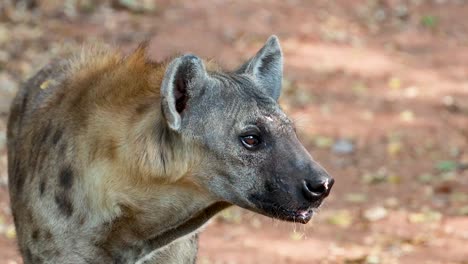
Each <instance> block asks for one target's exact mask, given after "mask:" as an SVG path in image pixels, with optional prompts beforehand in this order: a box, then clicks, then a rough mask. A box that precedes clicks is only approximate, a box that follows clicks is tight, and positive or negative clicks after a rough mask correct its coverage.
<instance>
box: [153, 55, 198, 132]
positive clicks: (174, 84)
mask: <svg viewBox="0 0 468 264" xmlns="http://www.w3.org/2000/svg"><path fill="white" fill-rule="evenodd" d="M206 78H207V73H206V70H205V66H204V65H203V61H202V60H201V59H200V58H198V57H197V56H195V55H191V54H189V55H184V56H181V57H178V58H176V59H174V60H173V61H172V62H171V63H170V64H169V66H168V67H167V69H166V73H165V75H164V79H163V82H162V86H161V105H162V110H163V114H164V117H165V118H166V121H167V124H168V125H169V127H170V128H171V129H173V130H175V131H178V130H179V129H180V127H181V123H182V117H183V116H184V113H185V111H186V108H187V105H188V103H189V99H190V97H192V96H193V95H195V94H196V93H197V92H199V91H198V90H197V89H202V87H203V83H204V81H205V80H206Z"/></svg>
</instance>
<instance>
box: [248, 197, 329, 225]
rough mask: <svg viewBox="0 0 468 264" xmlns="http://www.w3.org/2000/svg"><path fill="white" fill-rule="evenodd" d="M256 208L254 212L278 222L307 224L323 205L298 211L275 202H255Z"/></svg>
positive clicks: (255, 200) (317, 204)
mask: <svg viewBox="0 0 468 264" xmlns="http://www.w3.org/2000/svg"><path fill="white" fill-rule="evenodd" d="M253 202H254V204H255V205H256V208H255V209H253V211H256V212H257V213H260V214H262V215H265V216H268V217H272V218H275V219H278V220H282V221H287V222H294V223H301V224H307V223H308V222H309V221H310V220H311V219H312V216H313V215H314V213H315V209H316V208H318V207H319V206H320V205H321V202H319V203H314V204H313V205H311V206H309V207H302V208H298V209H292V208H285V207H284V206H281V205H279V204H278V203H274V202H267V201H260V200H258V199H254V200H253Z"/></svg>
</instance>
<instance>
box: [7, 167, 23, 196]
mask: <svg viewBox="0 0 468 264" xmlns="http://www.w3.org/2000/svg"><path fill="white" fill-rule="evenodd" d="M13 170H14V173H13V175H14V176H13V177H14V178H13V179H14V180H15V187H16V192H17V195H19V194H21V192H22V191H23V186H24V182H25V180H26V175H25V174H24V173H23V170H22V168H21V164H20V159H19V158H17V159H16V161H15V165H14V169H13ZM10 177H11V176H10Z"/></svg>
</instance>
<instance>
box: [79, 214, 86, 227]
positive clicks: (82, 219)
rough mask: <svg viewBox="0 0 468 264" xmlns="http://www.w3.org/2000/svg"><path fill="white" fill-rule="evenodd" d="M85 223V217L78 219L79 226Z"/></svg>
mask: <svg viewBox="0 0 468 264" xmlns="http://www.w3.org/2000/svg"><path fill="white" fill-rule="evenodd" d="M85 223H86V217H84V216H81V217H80V223H79V224H80V226H82V225H84V224H85Z"/></svg>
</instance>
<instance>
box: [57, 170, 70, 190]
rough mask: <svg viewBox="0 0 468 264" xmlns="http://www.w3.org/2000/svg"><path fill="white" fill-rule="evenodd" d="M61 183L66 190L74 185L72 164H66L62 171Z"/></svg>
mask: <svg viewBox="0 0 468 264" xmlns="http://www.w3.org/2000/svg"><path fill="white" fill-rule="evenodd" d="M59 184H60V186H62V187H63V188H65V190H69V189H70V188H71V187H72V186H73V170H72V168H71V167H70V166H66V167H65V168H63V169H62V170H61V171H60V175H59Z"/></svg>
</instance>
